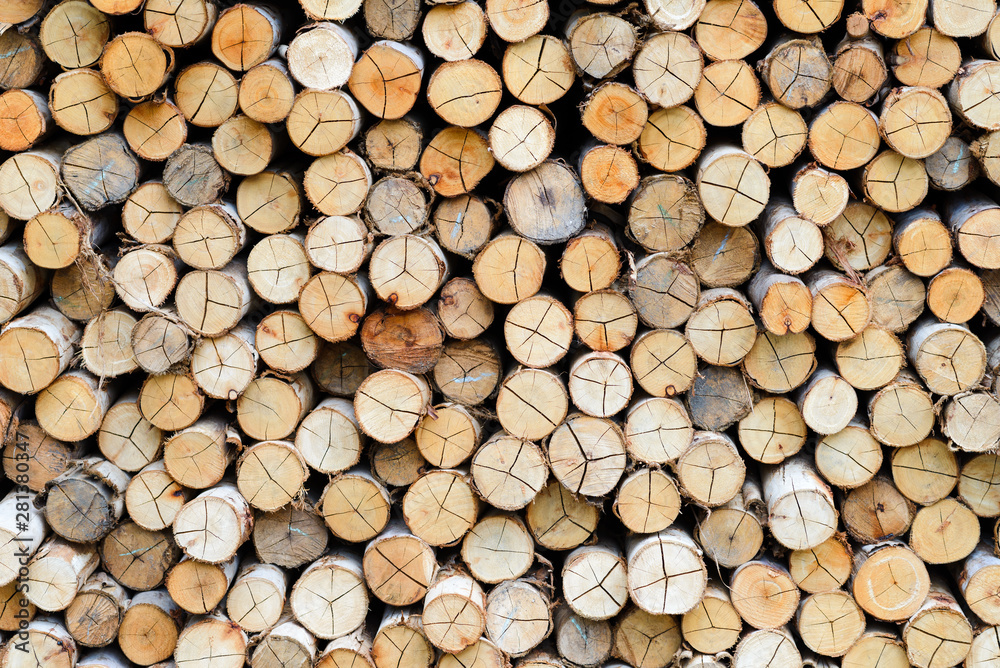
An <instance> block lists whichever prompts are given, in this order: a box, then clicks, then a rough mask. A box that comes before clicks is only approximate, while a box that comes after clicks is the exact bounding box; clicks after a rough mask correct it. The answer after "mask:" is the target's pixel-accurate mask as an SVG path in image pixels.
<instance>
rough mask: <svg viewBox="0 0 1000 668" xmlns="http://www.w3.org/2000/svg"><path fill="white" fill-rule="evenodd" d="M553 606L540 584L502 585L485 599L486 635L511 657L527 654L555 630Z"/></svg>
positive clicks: (528, 582)
mask: <svg viewBox="0 0 1000 668" xmlns="http://www.w3.org/2000/svg"><path fill="white" fill-rule="evenodd" d="M551 607H552V603H551V601H550V598H549V595H548V594H547V591H546V589H543V586H542V585H541V584H540V583H536V582H535V581H533V580H529V579H523V580H510V581H507V582H502V583H500V584H499V585H497V586H496V587H494V588H493V590H492V591H491V592H490V594H489V596H488V597H487V599H486V635H487V636H488V637H489V638H490V640H492V641H493V642H494V643H495V644H496V645H497V647H498V648H499V649H500V650H501V651H503V652H506V653H507V654H509V655H511V656H521V655H524V654H527V653H528V652H529V651H530V650H531V649H533V648H534V647H536V646H537V645H538V644H539V643H540V642H541V641H542V640H543V639H545V637H546V636H548V635H549V633H550V632H551V631H552V628H553V623H552V613H551V612H550V610H551ZM425 615H426V613H425Z"/></svg>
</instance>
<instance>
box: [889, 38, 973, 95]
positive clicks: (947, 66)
mask: <svg viewBox="0 0 1000 668" xmlns="http://www.w3.org/2000/svg"><path fill="white" fill-rule="evenodd" d="M891 62H892V73H893V74H894V75H895V76H896V78H897V79H898V80H899V81H900V82H901V83H903V84H904V85H906V86H927V87H930V88H940V87H941V86H943V85H945V84H946V83H948V82H949V81H951V80H952V78H953V77H954V76H955V74H956V73H957V72H958V69H959V66H960V65H961V64H962V53H961V51H959V48H958V43H957V42H955V40H953V39H952V38H950V37H946V36H945V35H942V34H941V33H940V32H938V31H937V30H935V29H934V28H931V27H927V26H924V27H922V28H920V29H919V30H917V31H916V32H915V33H913V34H912V35H909V36H908V37H905V38H904V39H901V40H900V41H899V42H897V43H896V47H895V48H894V49H893V54H892V59H891Z"/></svg>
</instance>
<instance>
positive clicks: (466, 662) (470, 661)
mask: <svg viewBox="0 0 1000 668" xmlns="http://www.w3.org/2000/svg"><path fill="white" fill-rule="evenodd" d="M438 6H444V7H447V6H448V5H438ZM507 660H508V659H507V657H506V655H504V653H503V651H502V650H501V649H500V648H498V647H497V646H496V645H495V644H494V643H493V642H492V641H491V640H489V639H487V638H480V639H479V640H477V641H476V642H474V643H472V644H471V645H469V646H468V647H466V648H465V649H463V650H462V651H461V652H456V653H455V654H443V655H442V656H441V659H440V661H439V662H438V665H439V666H440V667H441V668H461V666H483V667H484V668H486V667H489V668H502V666H504V665H505V664H506V661H507Z"/></svg>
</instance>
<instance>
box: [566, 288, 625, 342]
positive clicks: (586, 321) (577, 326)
mask: <svg viewBox="0 0 1000 668" xmlns="http://www.w3.org/2000/svg"><path fill="white" fill-rule="evenodd" d="M573 311H574V313H573V326H574V330H575V332H576V335H577V336H578V337H579V338H580V340H581V341H583V343H584V345H586V346H587V347H588V348H590V349H591V350H595V351H598V352H616V351H619V350H621V349H622V348H624V347H626V346H628V345H629V344H630V343H632V340H633V339H634V338H635V332H636V328H637V327H638V325H639V317H638V314H637V313H636V311H635V307H634V306H632V301H631V300H630V299H629V298H628V297H627V296H625V295H624V294H622V293H621V292H617V291H615V290H597V291H595V292H588V293H587V294H585V295H583V296H582V297H580V299H578V300H577V301H576V304H575V305H574V307H573Z"/></svg>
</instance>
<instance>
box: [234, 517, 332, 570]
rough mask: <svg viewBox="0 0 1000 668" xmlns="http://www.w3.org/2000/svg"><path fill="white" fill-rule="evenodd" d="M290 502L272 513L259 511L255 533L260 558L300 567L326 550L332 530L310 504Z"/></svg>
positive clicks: (286, 566)
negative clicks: (324, 523) (299, 506)
mask: <svg viewBox="0 0 1000 668" xmlns="http://www.w3.org/2000/svg"><path fill="white" fill-rule="evenodd" d="M299 505H302V507H301V508H296V507H295V506H296V504H289V505H287V506H285V507H284V508H280V509H278V510H276V511H274V512H272V513H259V514H258V515H257V517H256V519H255V520H254V528H253V533H252V536H251V537H252V538H253V546H254V552H256V554H257V558H259V559H260V560H261V561H263V562H265V563H269V564H275V565H277V566H281V567H282V568H298V567H299V566H303V565H305V564H307V563H309V562H312V561H315V560H316V559H318V558H319V557H320V556H322V554H323V552H325V551H326V545H327V541H328V538H329V533H328V532H327V529H326V527H325V526H324V525H323V520H322V518H320V517H319V516H318V515H317V514H316V513H315V512H314V511H313V509H312V506H311V505H309V504H299Z"/></svg>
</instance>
